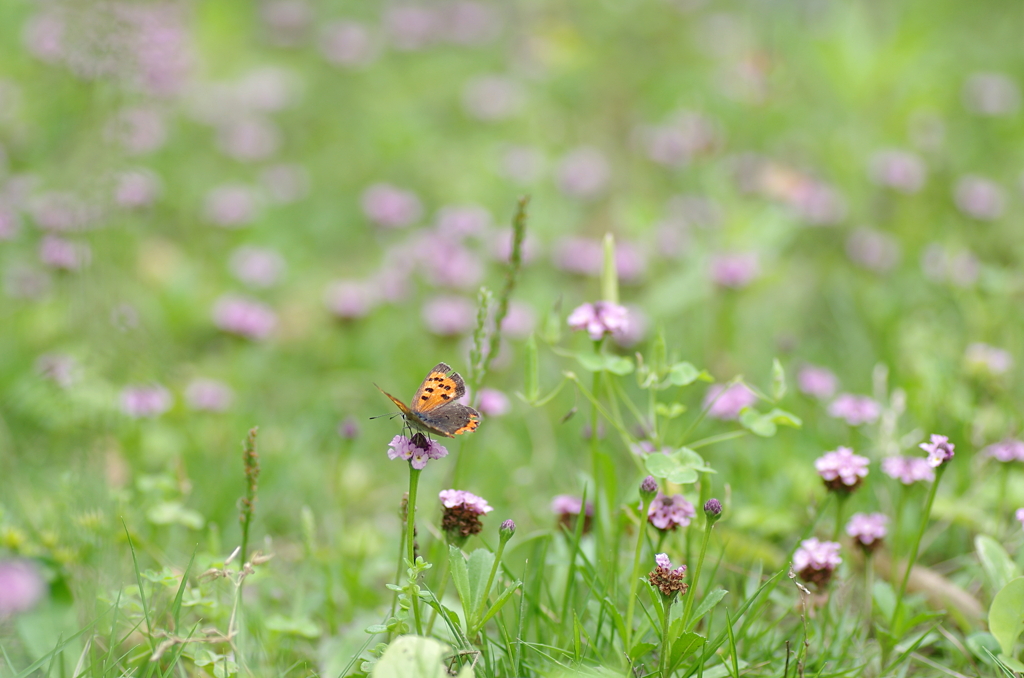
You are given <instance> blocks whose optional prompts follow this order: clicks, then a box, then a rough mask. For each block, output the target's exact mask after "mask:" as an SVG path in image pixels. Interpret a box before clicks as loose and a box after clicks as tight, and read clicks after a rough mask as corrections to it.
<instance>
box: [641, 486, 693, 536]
mask: <svg viewBox="0 0 1024 678" xmlns="http://www.w3.org/2000/svg"><path fill="white" fill-rule="evenodd" d="M696 515H697V510H696V509H695V508H694V507H693V504H691V503H690V502H688V501H686V498H685V497H683V495H681V494H675V495H672V496H671V497H669V496H667V495H664V494H662V493H660V492H659V493H658V496H657V497H655V498H654V501H652V502H651V506H650V508H649V509H648V510H647V520H648V521H650V523H651V525H654V526H655V527H656V528H658V529H659V530H674V529H676V528H677V527H686V526H687V525H689V524H690V519H691V518H693V517H694V516H696Z"/></svg>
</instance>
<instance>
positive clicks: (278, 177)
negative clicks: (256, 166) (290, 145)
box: [260, 163, 309, 205]
mask: <svg viewBox="0 0 1024 678" xmlns="http://www.w3.org/2000/svg"><path fill="white" fill-rule="evenodd" d="M260 185H261V186H263V190H265V191H266V192H267V196H268V197H269V198H270V199H271V200H273V201H274V202H276V203H279V204H282V205H287V204H288V203H292V202H295V201H296V200H300V199H302V198H304V197H306V195H307V194H308V193H309V172H307V171H306V168H305V167H303V166H302V165H299V164H296V163H280V164H278V165H271V166H270V167H268V168H266V169H265V170H263V171H262V172H260Z"/></svg>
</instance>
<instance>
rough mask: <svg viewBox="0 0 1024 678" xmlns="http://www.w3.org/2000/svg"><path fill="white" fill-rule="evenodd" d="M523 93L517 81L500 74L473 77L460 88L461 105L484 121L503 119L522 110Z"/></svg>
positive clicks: (470, 113)
mask: <svg viewBox="0 0 1024 678" xmlns="http://www.w3.org/2000/svg"><path fill="white" fill-rule="evenodd" d="M524 99H525V95H524V93H523V89H522V87H521V86H520V85H519V83H518V82H516V81H515V80H512V79H511V78H508V77H505V76H502V75H485V76H481V77H477V78H473V79H472V80H470V81H469V82H467V83H466V85H465V87H463V89H462V107H463V108H464V109H465V111H466V112H467V113H468V114H469V115H471V116H472V117H474V118H476V119H477V120H484V121H486V122H495V121H498V120H505V119H506V118H511V117H512V116H514V115H516V114H517V113H519V111H520V110H522V107H523V102H524Z"/></svg>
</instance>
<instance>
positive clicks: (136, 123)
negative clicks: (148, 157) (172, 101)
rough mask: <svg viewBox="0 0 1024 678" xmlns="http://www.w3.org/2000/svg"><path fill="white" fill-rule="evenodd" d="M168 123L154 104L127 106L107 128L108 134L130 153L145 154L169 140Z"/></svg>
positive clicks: (109, 137)
mask: <svg viewBox="0 0 1024 678" xmlns="http://www.w3.org/2000/svg"><path fill="white" fill-rule="evenodd" d="M167 135H168V133H167V123H166V122H165V121H164V114H163V113H162V112H161V111H160V109H158V108H156V107H152V106H138V107H135V108H126V109H124V110H122V111H121V112H120V113H118V114H117V116H115V118H114V119H113V120H112V121H111V122H110V124H109V125H108V126H107V128H106V136H107V138H108V139H110V140H111V141H113V142H115V143H118V144H119V145H120V146H121V147H122V148H123V149H124V151H125V152H126V153H128V155H144V154H146V153H152V152H153V151H157V150H159V149H160V148H162V147H163V145H164V144H165V143H166V142H167Z"/></svg>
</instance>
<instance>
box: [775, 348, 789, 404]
mask: <svg viewBox="0 0 1024 678" xmlns="http://www.w3.org/2000/svg"><path fill="white" fill-rule="evenodd" d="M784 395H786V370H784V369H782V363H780V362H779V359H778V358H773V359H772V400H774V401H775V402H779V401H780V400H782V396H784Z"/></svg>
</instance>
